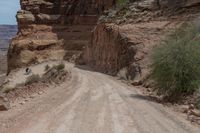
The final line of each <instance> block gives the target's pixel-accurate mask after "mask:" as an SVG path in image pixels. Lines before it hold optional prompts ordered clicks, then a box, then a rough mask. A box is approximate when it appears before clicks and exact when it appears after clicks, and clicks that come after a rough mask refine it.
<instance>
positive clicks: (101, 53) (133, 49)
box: [79, 0, 200, 85]
mask: <svg viewBox="0 0 200 133" xmlns="http://www.w3.org/2000/svg"><path fill="white" fill-rule="evenodd" d="M156 1H157V2H158V3H157V4H155V3H156ZM199 3H200V1H198V0H196V1H193V2H192V1H185V0H182V1H181V0H180V1H177V0H175V1H170V0H160V1H158V0H149V1H147V0H140V1H136V2H133V3H131V4H129V6H127V7H126V9H123V10H122V11H118V12H110V13H108V14H106V15H104V16H101V18H100V22H99V24H98V25H97V27H96V28H95V29H94V31H93V35H92V39H91V43H90V44H89V45H87V47H86V48H85V51H84V53H83V54H82V56H81V59H80V60H79V63H84V64H87V65H90V66H91V67H93V68H95V69H96V70H98V71H101V72H104V73H109V74H112V75H116V74H117V73H118V74H120V73H121V71H123V76H124V77H125V78H127V79H134V80H135V81H136V85H137V84H141V82H142V81H143V80H145V78H146V76H147V75H148V73H149V67H148V65H150V63H151V61H150V54H151V52H152V49H153V47H154V46H156V45H158V44H160V43H161V40H163V39H164V37H165V36H166V34H167V33H169V32H170V31H172V30H174V29H176V28H178V27H179V26H180V25H181V24H182V23H184V22H186V21H188V20H192V19H193V18H195V15H197V14H198V12H199V11H198V9H197V8H194V9H193V8H191V9H190V8H187V9H185V8H184V7H186V6H189V5H190V6H192V7H193V6H194V7H195V6H197V7H198V6H199ZM161 5H162V7H166V8H167V9H165V8H161ZM155 6H158V7H155ZM177 8H180V10H181V12H182V13H180V12H179V11H180V10H177V11H175V10H174V9H177ZM150 9H153V10H150ZM171 9H172V10H171ZM120 76H121V75H120ZM134 84H135V83H134Z"/></svg>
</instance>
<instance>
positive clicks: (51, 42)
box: [8, 0, 112, 71]
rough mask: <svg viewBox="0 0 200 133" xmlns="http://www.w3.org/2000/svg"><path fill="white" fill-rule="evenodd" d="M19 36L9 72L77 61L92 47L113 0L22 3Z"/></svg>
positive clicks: (29, 0) (12, 47) (11, 52)
mask: <svg viewBox="0 0 200 133" xmlns="http://www.w3.org/2000/svg"><path fill="white" fill-rule="evenodd" d="M20 4H21V10H20V11H18V13H17V21H18V27H19V33H18V35H17V36H16V38H15V39H13V41H12V43H11V45H10V49H9V54H8V67H9V71H10V70H12V69H15V68H18V67H21V66H26V65H29V64H32V63H38V62H43V61H46V60H62V59H66V60H73V59H74V58H76V56H77V55H79V54H80V52H81V51H82V49H83V48H84V46H85V45H87V44H88V40H89V38H90V34H91V30H92V29H93V27H94V25H95V24H96V22H97V19H98V15H99V14H101V13H102V11H103V10H104V9H108V8H110V7H112V0H108V1H104V3H102V2H101V1H97V0H96V1H94V0H87V1H85V0H21V1H20Z"/></svg>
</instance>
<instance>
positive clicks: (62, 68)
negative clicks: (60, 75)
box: [55, 63, 65, 71]
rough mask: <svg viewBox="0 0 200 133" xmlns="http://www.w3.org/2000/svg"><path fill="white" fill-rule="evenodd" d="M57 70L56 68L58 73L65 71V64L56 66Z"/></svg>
mask: <svg viewBox="0 0 200 133" xmlns="http://www.w3.org/2000/svg"><path fill="white" fill-rule="evenodd" d="M55 68H56V69H57V70H58V71H61V70H64V69H65V64H63V63H60V64H59V65H57V66H55Z"/></svg>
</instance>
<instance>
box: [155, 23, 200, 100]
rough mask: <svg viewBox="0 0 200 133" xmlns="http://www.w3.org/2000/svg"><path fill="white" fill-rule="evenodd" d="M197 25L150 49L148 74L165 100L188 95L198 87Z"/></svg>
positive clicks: (199, 71) (199, 54) (199, 66)
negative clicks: (150, 72)
mask: <svg viewBox="0 0 200 133" xmlns="http://www.w3.org/2000/svg"><path fill="white" fill-rule="evenodd" d="M199 33H200V26H197V25H195V26H194V25H193V26H188V25H187V26H186V28H183V27H182V28H181V29H179V30H178V31H176V32H175V33H174V34H172V35H171V36H169V37H168V38H167V41H166V42H164V43H163V44H162V45H160V46H158V47H157V48H155V50H154V54H153V56H152V57H153V58H152V60H153V64H152V66H151V67H152V75H151V77H152V78H153V79H154V81H155V86H156V88H157V90H158V92H159V93H161V94H163V95H165V96H167V97H168V98H169V100H173V101H174V100H177V98H180V97H181V96H182V95H185V94H186V95H188V94H192V93H193V92H194V91H196V90H197V89H198V88H199V85H200V43H199Z"/></svg>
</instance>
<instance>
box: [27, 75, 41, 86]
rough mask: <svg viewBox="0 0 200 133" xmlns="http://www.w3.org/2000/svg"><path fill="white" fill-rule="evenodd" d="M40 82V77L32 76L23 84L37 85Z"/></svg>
mask: <svg viewBox="0 0 200 133" xmlns="http://www.w3.org/2000/svg"><path fill="white" fill-rule="evenodd" d="M40 80H41V78H40V76H39V75H37V74H33V75H31V76H29V77H28V78H27V80H26V82H25V85H30V84H33V83H38V82H39V81H40Z"/></svg>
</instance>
